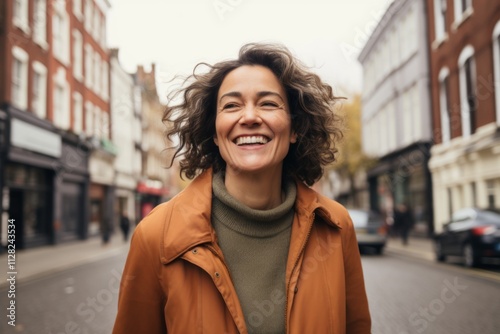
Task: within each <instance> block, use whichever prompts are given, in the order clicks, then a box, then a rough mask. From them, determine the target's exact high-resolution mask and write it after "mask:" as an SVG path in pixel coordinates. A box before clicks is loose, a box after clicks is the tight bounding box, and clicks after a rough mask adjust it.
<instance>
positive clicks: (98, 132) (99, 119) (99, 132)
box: [94, 106, 103, 139]
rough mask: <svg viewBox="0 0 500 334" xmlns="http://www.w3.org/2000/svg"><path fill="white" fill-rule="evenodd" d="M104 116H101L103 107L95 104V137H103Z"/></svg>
mask: <svg viewBox="0 0 500 334" xmlns="http://www.w3.org/2000/svg"><path fill="white" fill-rule="evenodd" d="M101 124H102V117H101V108H99V107H98V106H94V137H96V138H97V139H101V138H102V137H103V136H102V129H101Z"/></svg>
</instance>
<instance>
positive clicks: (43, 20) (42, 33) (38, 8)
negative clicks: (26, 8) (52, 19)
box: [33, 0, 49, 50]
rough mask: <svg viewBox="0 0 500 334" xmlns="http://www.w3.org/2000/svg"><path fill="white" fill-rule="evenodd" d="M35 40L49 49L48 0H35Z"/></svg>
mask: <svg viewBox="0 0 500 334" xmlns="http://www.w3.org/2000/svg"><path fill="white" fill-rule="evenodd" d="M33 40H34V41H35V43H37V44H38V45H40V46H41V47H42V48H43V49H45V50H47V49H48V47H49V45H48V44H47V1H46V0H35V1H34V8H33Z"/></svg>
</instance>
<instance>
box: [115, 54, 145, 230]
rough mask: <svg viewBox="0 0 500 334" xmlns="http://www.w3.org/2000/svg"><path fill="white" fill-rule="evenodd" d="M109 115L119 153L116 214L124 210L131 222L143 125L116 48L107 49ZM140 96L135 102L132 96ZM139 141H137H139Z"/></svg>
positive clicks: (130, 80) (134, 214)
mask: <svg viewBox="0 0 500 334" xmlns="http://www.w3.org/2000/svg"><path fill="white" fill-rule="evenodd" d="M110 69H111V81H110V83H111V118H112V119H113V124H112V132H113V141H114V142H115V143H116V146H117V151H118V154H117V156H116V159H115V163H114V170H115V172H116V179H115V181H116V201H115V209H116V212H115V216H116V217H119V216H120V215H123V214H126V215H127V217H128V218H129V219H130V221H131V222H136V221H137V218H138V217H137V216H138V214H137V212H136V189H137V184H138V182H139V181H140V177H141V168H142V154H141V150H140V142H141V140H142V126H141V124H142V123H141V118H140V111H141V109H140V107H139V108H136V107H137V105H138V104H139V105H140V95H139V96H137V95H136V86H135V83H134V77H133V75H131V74H129V73H127V72H126V71H125V70H124V69H123V68H122V67H121V65H120V62H119V60H118V49H112V50H110ZM137 97H138V98H139V101H138V103H136V101H135V99H136V98H137ZM138 144H139V145H138Z"/></svg>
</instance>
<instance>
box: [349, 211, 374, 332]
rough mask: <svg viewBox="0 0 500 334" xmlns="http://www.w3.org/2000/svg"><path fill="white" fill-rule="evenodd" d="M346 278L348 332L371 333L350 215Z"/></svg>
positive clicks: (359, 259) (357, 248) (368, 311)
mask: <svg viewBox="0 0 500 334" xmlns="http://www.w3.org/2000/svg"><path fill="white" fill-rule="evenodd" d="M347 221H348V224H347V226H346V230H347V231H346V249H345V250H344V251H345V253H344V259H345V276H346V277H345V279H346V304H347V305H346V312H347V315H346V317H347V319H346V333H347V334H369V333H371V318H370V310H369V308H368V299H367V297H366V291H365V283H364V278H363V269H362V267H361V256H360V254H359V247H358V241H357V239H356V233H355V232H354V226H353V224H352V221H351V219H350V217H349V216H348V218H347Z"/></svg>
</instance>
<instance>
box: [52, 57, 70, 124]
mask: <svg viewBox="0 0 500 334" xmlns="http://www.w3.org/2000/svg"><path fill="white" fill-rule="evenodd" d="M68 87H69V83H68V81H67V80H66V70H65V69H64V68H63V67H59V68H58V69H57V72H56V75H55V76H54V92H53V95H54V97H53V99H54V103H53V105H52V108H53V109H52V119H53V123H54V125H56V126H57V127H59V128H61V129H64V130H68V129H69V128H70V123H71V117H70V103H69V88H68ZM59 92H60V93H61V95H59Z"/></svg>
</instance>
